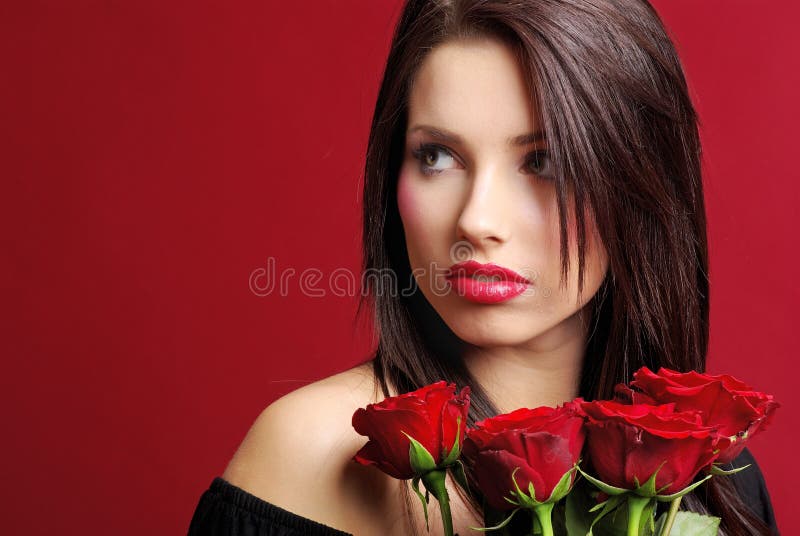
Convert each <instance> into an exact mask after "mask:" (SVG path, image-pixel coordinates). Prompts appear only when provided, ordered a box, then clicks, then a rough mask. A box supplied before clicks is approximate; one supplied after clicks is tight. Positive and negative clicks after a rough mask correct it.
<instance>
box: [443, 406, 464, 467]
mask: <svg viewBox="0 0 800 536" xmlns="http://www.w3.org/2000/svg"><path fill="white" fill-rule="evenodd" d="M460 430H461V415H459V416H458V417H456V441H455V443H453V448H452V449H450V452H449V453H448V454H447V455H446V456H445V457H444V460H443V461H442V467H446V466H448V465H451V464H453V463H454V462H455V461H456V460H457V459H458V457H459V456H460V455H461V445H459V439H461V437H460V436H461V434H460V433H459V432H460Z"/></svg>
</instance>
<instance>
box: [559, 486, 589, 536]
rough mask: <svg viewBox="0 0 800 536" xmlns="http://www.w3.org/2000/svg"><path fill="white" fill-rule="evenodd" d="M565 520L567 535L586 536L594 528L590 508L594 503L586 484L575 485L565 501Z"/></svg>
mask: <svg viewBox="0 0 800 536" xmlns="http://www.w3.org/2000/svg"><path fill="white" fill-rule="evenodd" d="M564 502H565V503H566V504H565V511H564V522H565V525H566V528H567V536H586V535H587V534H590V533H591V530H592V517H593V516H591V515H589V513H590V512H589V510H590V508H591V507H592V505H593V504H594V501H593V500H592V498H591V496H590V495H589V493H588V490H587V489H586V486H582V485H575V486H574V487H573V488H572V491H571V492H570V493H569V494H568V495H567V500H566V501H564Z"/></svg>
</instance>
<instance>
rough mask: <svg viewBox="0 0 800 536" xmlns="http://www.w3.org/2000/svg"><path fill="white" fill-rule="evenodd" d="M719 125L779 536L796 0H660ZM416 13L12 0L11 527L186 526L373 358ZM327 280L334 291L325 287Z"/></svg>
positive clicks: (724, 288)
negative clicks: (361, 276) (254, 287)
mask: <svg viewBox="0 0 800 536" xmlns="http://www.w3.org/2000/svg"><path fill="white" fill-rule="evenodd" d="M656 6H657V7H658V9H659V10H660V12H661V13H662V14H663V17H664V19H665V21H666V23H667V25H668V26H669V27H670V29H671V31H672V32H673V35H674V36H675V38H676V40H677V42H678V48H679V51H680V53H681V56H682V58H683V60H684V62H685V67H686V71H687V74H688V77H689V80H690V84H691V87H692V93H693V95H694V98H695V101H696V103H697V106H698V108H699V111H700V113H701V117H702V120H703V124H704V126H703V139H704V142H705V151H706V152H705V154H706V171H707V175H706V197H707V203H708V215H709V233H710V249H711V274H710V276H711V281H712V327H711V331H712V340H711V352H710V369H711V370H712V371H714V372H729V373H731V374H734V375H737V376H739V377H741V378H743V379H745V380H747V381H748V382H750V383H752V384H754V385H755V386H756V387H758V388H760V389H763V390H765V391H768V392H772V393H774V394H775V395H776V396H777V398H778V399H779V400H780V401H781V402H783V408H782V409H781V410H780V412H779V414H778V417H777V421H776V423H775V425H774V427H773V428H772V429H771V430H770V431H769V432H767V433H765V434H764V435H762V436H760V437H757V438H756V439H755V440H754V441H753V442H752V450H753V452H754V453H755V454H756V457H757V458H758V460H759V463H760V464H761V467H762V469H763V471H764V474H765V475H766V479H767V482H768V484H769V487H770V491H771V493H772V498H773V502H774V505H775V507H776V510H777V514H778V518H779V522H780V526H781V529H782V531H783V533H784V534H795V533H798V531H800V522H798V521H797V518H796V517H794V516H792V515H791V510H790V509H789V507H790V500H791V498H792V496H793V494H792V492H791V491H790V488H791V487H792V481H793V480H794V479H796V478H797V477H798V476H800V475H798V473H797V471H795V470H794V469H793V468H792V466H795V465H796V464H797V461H796V460H793V458H792V456H791V455H792V453H793V452H794V449H793V447H792V438H793V432H791V430H793V429H796V428H797V426H798V424H800V423H799V422H798V418H797V410H798V408H797V401H798V397H797V394H796V391H794V389H795V387H794V386H795V381H794V375H795V374H796V373H797V368H796V366H795V363H794V360H793V358H792V357H791V356H792V355H795V354H794V349H795V348H796V347H797V345H798V335H797V334H798V330H797V328H796V315H795V304H796V303H797V301H798V297H800V296H798V290H797V286H796V284H795V282H794V279H793V278H794V277H795V276H796V275H797V269H796V266H797V265H796V263H797V261H798V255H797V245H798V244H797V230H796V229H797V224H796V221H795V210H796V209H797V207H798V204H799V203H798V202H799V201H800V199H798V197H799V196H798V192H799V191H800V186H798V182H799V181H798V179H800V177H799V176H798V175H799V174H798V171H797V162H796V157H797V152H798V150H797V147H796V143H797V141H798V137H797V134H796V126H797V123H798V120H800V114H799V113H798V112H799V111H800V106H799V105H798V99H797V97H798V92H797V89H796V88H797V86H798V82H800V80H799V79H798V78H799V75H798V73H800V65H798V63H800V60H799V59H798V58H800V44H799V43H798V38H797V29H796V21H797V20H798V15H800V13H799V12H798V9H797V8H796V7H793V3H792V2H791V1H790V0H784V1H777V0H772V1H770V2H762V1H760V0H704V1H703V2H698V1H696V0H660V1H658V2H657V3H656ZM398 10H399V2H398V1H397V0H392V1H377V0H358V1H356V0H347V1H345V0H326V1H323V0H317V1H314V2H308V3H306V2H303V3H300V2H297V3H295V2H264V1H255V0H253V1H247V2H245V1H238V2H227V3H220V2H210V1H191V2H190V1H178V0H174V1H169V2H165V1H163V0H136V1H128V2H121V1H112V0H106V1H90V0H71V1H69V2H61V1H56V0H53V1H51V2H40V1H26V2H4V3H3V5H2V6H1V7H0V29H1V30H2V31H0V55H1V57H0V60H1V61H2V71H1V72H2V79H1V81H0V121H2V128H0V136H2V144H1V145H0V163H1V164H2V174H1V175H0V176H1V177H2V179H0V180H1V181H2V182H1V184H2V194H1V195H0V237H2V256H0V289H1V292H2V304H3V307H2V315H3V317H2V319H0V320H2V322H1V323H0V330H1V331H0V335H1V337H0V341H2V342H0V344H1V345H2V346H0V355H2V358H3V365H4V367H3V368H4V370H3V374H2V380H1V381H2V391H1V392H2V396H3V399H4V404H3V407H4V411H3V414H4V419H3V420H4V423H5V426H4V428H5V433H3V440H2V443H1V444H2V447H0V448H1V449H2V482H3V485H2V489H1V491H0V505H2V506H0V509H2V514H3V519H4V522H3V524H4V529H3V530H4V532H5V533H6V534H23V533H24V534H49V533H53V532H55V531H56V530H58V531H59V533H60V534H79V533H81V534H84V533H97V534H100V533H114V534H119V535H125V534H180V533H185V531H186V529H187V527H188V522H189V519H190V517H191V514H192V512H193V510H194V507H195V505H196V503H197V500H198V498H199V496H200V494H201V493H202V491H203V490H204V489H205V488H206V487H207V486H208V484H209V483H210V482H211V479H212V478H213V477H214V476H215V475H219V474H221V473H222V471H223V469H224V468H225V465H226V464H227V462H228V460H229V458H230V456H231V455H232V454H233V452H234V450H235V449H236V447H237V446H238V444H239V442H240V441H241V439H242V438H243V436H244V434H245V432H246V431H247V428H248V427H249V426H250V424H251V423H252V421H253V419H254V418H255V417H256V416H257V414H258V413H259V412H260V411H261V410H262V409H263V408H264V407H265V406H266V405H268V404H269V403H270V402H271V401H272V400H274V399H275V398H276V397H278V396H280V395H282V394H284V393H286V392H288V391H290V390H293V389H294V388H296V387H298V386H300V385H302V384H304V383H306V382H309V381H312V380H316V379H319V378H321V377H324V376H327V375H329V374H331V373H334V372H337V371H339V370H342V369H344V368H347V367H349V366H351V365H353V364H355V363H357V362H360V361H362V360H363V359H364V358H366V357H367V352H368V350H369V348H370V343H369V340H368V338H367V337H366V336H365V335H364V331H363V329H362V330H356V329H354V326H353V324H352V318H353V313H354V311H355V299H354V298H352V297H350V298H345V297H333V296H328V297H326V298H318V297H311V296H304V295H303V293H302V292H300V289H299V283H298V280H297V275H295V276H294V278H292V279H291V280H289V286H288V289H287V292H286V293H285V294H286V295H284V296H281V295H279V294H277V293H273V294H272V295H269V296H266V297H259V296H256V295H254V294H253V293H252V292H251V291H250V290H249V287H248V278H249V275H250V274H251V272H253V271H254V270H256V269H258V268H264V267H266V265H267V259H268V258H269V257H272V258H273V259H275V261H276V269H277V271H278V272H280V271H281V270H283V269H285V268H289V267H293V268H295V269H296V271H297V273H298V274H299V272H302V271H303V270H304V269H307V268H317V269H319V270H320V271H321V272H322V274H323V275H324V276H325V277H327V276H328V275H329V274H330V273H331V272H332V271H333V270H334V269H335V268H337V267H344V268H347V269H350V270H352V271H353V272H354V273H357V272H356V271H357V269H358V265H359V260H360V257H359V255H360V253H359V251H360V249H359V248H360V242H359V240H360V238H359V236H360V212H359V207H360V199H359V194H360V187H361V181H360V174H361V171H362V165H363V158H364V156H363V155H364V149H365V145H366V139H367V133H368V128H369V121H370V115H371V112H372V107H373V105H374V99H375V96H376V93H377V88H378V84H379V80H380V74H381V69H382V65H383V62H384V60H385V54H386V52H387V49H388V44H389V40H390V37H391V30H392V28H393V24H394V22H395V20H396V17H397V14H398ZM318 286H320V287H323V285H322V284H320V285H318Z"/></svg>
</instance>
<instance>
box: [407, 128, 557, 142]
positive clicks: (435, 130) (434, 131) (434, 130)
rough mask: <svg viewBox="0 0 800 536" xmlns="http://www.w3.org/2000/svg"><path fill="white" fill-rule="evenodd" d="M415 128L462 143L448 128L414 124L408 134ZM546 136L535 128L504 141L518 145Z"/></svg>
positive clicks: (435, 136) (459, 137) (442, 138)
mask: <svg viewBox="0 0 800 536" xmlns="http://www.w3.org/2000/svg"><path fill="white" fill-rule="evenodd" d="M417 130H423V131H425V132H427V133H428V135H430V136H431V137H433V138H436V139H438V140H442V141H446V142H450V143H458V144H462V145H463V143H464V140H463V139H461V136H459V135H458V134H455V133H453V132H450V131H448V130H445V129H443V128H436V127H432V126H429V125H415V126H413V127H411V128H410V129H408V134H411V133H412V132H416V131H417ZM546 138H547V135H546V134H545V133H544V132H543V131H541V130H537V131H536V132H530V133H528V134H521V135H519V136H513V137H511V138H508V139H507V140H506V142H507V143H508V144H509V145H517V146H519V145H528V144H531V143H536V142H537V141H542V140H544V139H546Z"/></svg>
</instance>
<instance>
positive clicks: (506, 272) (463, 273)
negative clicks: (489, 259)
mask: <svg viewBox="0 0 800 536" xmlns="http://www.w3.org/2000/svg"><path fill="white" fill-rule="evenodd" d="M474 274H477V275H483V276H487V277H497V278H498V279H499V280H498V281H480V280H478V279H474V278H473V277H472V276H473V275H474ZM445 277H446V278H447V280H448V281H449V282H451V283H452V285H453V286H454V287H455V288H456V291H457V292H458V294H459V296H463V297H464V298H466V299H468V300H470V301H473V302H476V303H499V302H503V301H507V300H510V299H511V298H513V297H515V296H518V295H520V294H522V293H523V292H525V290H526V289H527V288H528V285H530V284H532V283H531V282H530V280H528V279H527V278H525V277H522V276H521V275H520V274H518V273H517V272H515V271H514V270H511V269H509V268H506V267H504V266H500V265H497V264H494V263H488V264H481V263H479V262H477V261H473V260H470V261H466V262H460V263H457V264H454V265H453V266H451V267H450V269H449V270H448V272H447V274H446V275H445Z"/></svg>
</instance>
